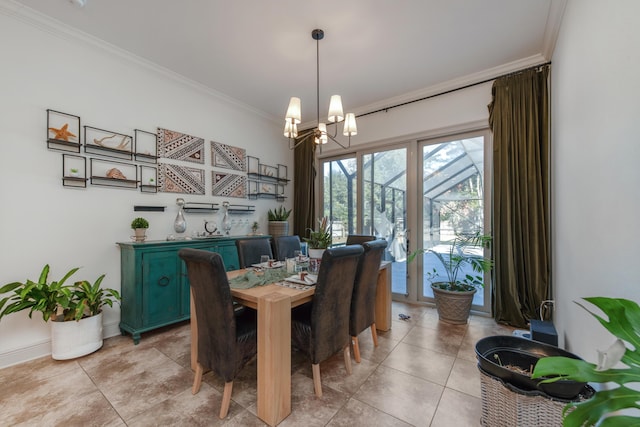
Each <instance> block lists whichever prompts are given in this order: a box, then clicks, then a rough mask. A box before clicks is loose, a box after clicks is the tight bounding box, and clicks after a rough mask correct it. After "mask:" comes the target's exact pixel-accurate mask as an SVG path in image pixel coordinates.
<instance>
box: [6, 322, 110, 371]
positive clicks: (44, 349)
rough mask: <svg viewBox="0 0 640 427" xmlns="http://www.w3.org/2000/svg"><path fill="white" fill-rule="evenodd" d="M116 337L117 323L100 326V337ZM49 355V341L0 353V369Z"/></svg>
mask: <svg viewBox="0 0 640 427" xmlns="http://www.w3.org/2000/svg"><path fill="white" fill-rule="evenodd" d="M116 335H120V326H119V322H117V321H116V322H111V323H107V324H103V325H102V336H103V337H104V338H109V337H114V336H116ZM50 355H51V339H47V340H43V341H40V342H37V343H34V344H31V345H29V346H27V347H22V348H17V349H14V350H10V351H7V352H4V353H0V369H3V368H8V367H9V366H13V365H18V364H20V363H24V362H28V361H30V360H34V359H38V358H40V357H44V356H50Z"/></svg>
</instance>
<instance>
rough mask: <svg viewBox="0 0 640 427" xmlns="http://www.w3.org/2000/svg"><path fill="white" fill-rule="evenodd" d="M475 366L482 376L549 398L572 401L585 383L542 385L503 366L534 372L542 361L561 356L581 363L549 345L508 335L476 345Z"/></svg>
mask: <svg viewBox="0 0 640 427" xmlns="http://www.w3.org/2000/svg"><path fill="white" fill-rule="evenodd" d="M476 356H477V357H478V364H479V365H480V368H481V369H482V370H484V371H485V372H487V373H489V374H491V375H493V376H495V377H498V378H500V379H501V380H502V381H504V382H505V383H508V384H512V385H513V386H515V387H517V388H519V389H521V390H524V391H530V390H538V391H541V392H543V393H545V394H547V395H549V396H551V397H556V398H560V399H573V398H575V397H576V396H578V395H579V394H580V392H581V391H582V390H583V388H584V387H585V385H586V383H583V382H577V381H570V380H559V381H556V382H553V383H547V384H541V383H540V381H542V379H532V378H531V377H529V376H528V375H525V374H521V373H519V372H516V371H514V370H512V369H508V368H506V367H505V366H515V367H518V368H519V369H522V370H524V371H529V370H531V371H533V368H534V367H535V365H536V363H538V360H539V359H540V358H542V357H549V356H564V357H570V358H572V359H580V358H579V357H578V356H576V355H575V354H572V353H569V352H568V351H565V350H562V349H561V348H558V347H554V346H552V345H548V344H544V343H540V342H537V341H532V340H528V339H524V338H520V337H514V336H510V335H496V336H491V337H486V338H483V339H481V340H479V341H478V342H477V343H476Z"/></svg>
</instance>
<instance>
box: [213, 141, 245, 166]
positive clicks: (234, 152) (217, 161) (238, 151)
mask: <svg viewBox="0 0 640 427" xmlns="http://www.w3.org/2000/svg"><path fill="white" fill-rule="evenodd" d="M246 154H247V150H245V149H244V148H239V147H234V146H232V145H227V144H222V143H220V142H214V141H211V164H212V165H213V166H217V167H220V168H227V169H235V170H239V171H244V170H245V156H246Z"/></svg>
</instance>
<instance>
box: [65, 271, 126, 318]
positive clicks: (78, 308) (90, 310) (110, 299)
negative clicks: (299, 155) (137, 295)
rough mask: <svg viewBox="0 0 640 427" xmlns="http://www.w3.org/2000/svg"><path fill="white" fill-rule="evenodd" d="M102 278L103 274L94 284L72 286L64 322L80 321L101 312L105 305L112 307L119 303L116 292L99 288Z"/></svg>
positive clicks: (118, 295)
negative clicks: (71, 319)
mask: <svg viewBox="0 0 640 427" xmlns="http://www.w3.org/2000/svg"><path fill="white" fill-rule="evenodd" d="M104 277H105V275H104V274H103V275H101V276H100V277H98V279H97V280H96V281H95V283H94V284H91V283H89V282H88V281H87V280H82V281H80V282H76V283H75V284H74V290H73V297H72V299H71V306H70V308H69V310H68V312H69V313H68V315H66V316H65V320H69V319H68V318H67V317H72V318H73V319H75V320H80V319H82V318H83V317H90V316H95V315H96V314H98V313H100V312H101V311H102V306H104V305H105V304H106V305H108V306H109V307H113V303H114V302H119V301H120V294H119V293H118V291H116V290H115V289H111V288H103V287H102V286H101V285H102V280H104Z"/></svg>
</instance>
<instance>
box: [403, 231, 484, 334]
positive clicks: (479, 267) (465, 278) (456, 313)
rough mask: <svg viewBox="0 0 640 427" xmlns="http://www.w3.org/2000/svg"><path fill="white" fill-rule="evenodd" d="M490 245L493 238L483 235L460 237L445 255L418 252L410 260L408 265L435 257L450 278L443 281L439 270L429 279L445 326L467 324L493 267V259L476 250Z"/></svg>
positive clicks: (430, 251) (452, 242)
mask: <svg viewBox="0 0 640 427" xmlns="http://www.w3.org/2000/svg"><path fill="white" fill-rule="evenodd" d="M490 242H491V236H486V235H483V234H480V232H476V233H474V234H470V235H457V236H456V237H455V238H454V239H453V240H452V241H451V242H450V244H449V247H448V250H447V251H446V252H445V253H441V252H439V251H436V250H434V249H433V248H430V249H418V250H417V251H414V252H412V253H411V254H410V255H409V256H408V257H407V262H411V261H413V259H414V258H415V257H416V256H417V255H422V254H424V253H426V252H428V253H432V254H433V255H435V257H436V259H437V260H438V261H439V262H440V264H442V267H443V269H444V272H445V275H446V277H441V276H440V275H439V274H438V273H437V270H436V269H435V268H433V270H432V271H430V272H428V273H427V274H426V276H427V279H428V280H429V281H431V289H432V290H433V295H434V298H435V300H436V308H437V310H438V317H439V319H440V320H442V321H443V322H446V323H452V324H465V323H467V319H468V318H469V312H470V311H471V304H472V302H473V296H474V295H475V293H476V292H477V290H478V288H482V286H484V273H486V272H488V271H489V270H490V269H491V267H492V265H493V263H492V261H491V260H490V259H488V258H485V257H484V256H482V255H478V254H477V253H474V251H473V250H474V249H481V250H484V248H486V247H488V246H489V244H490ZM465 267H471V270H472V271H471V272H466V273H464V274H462V273H463V270H464V269H465Z"/></svg>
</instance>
